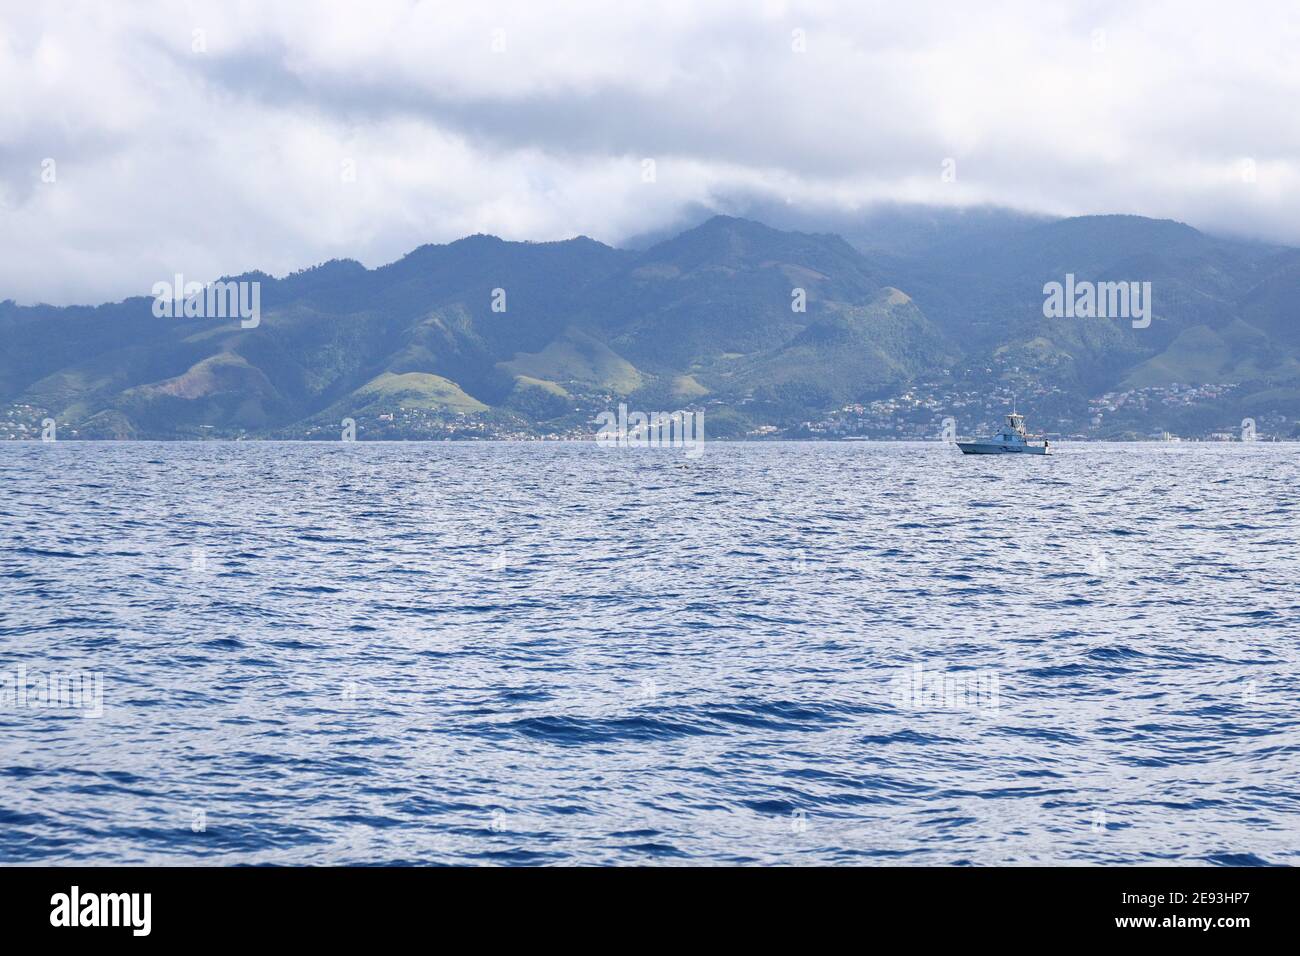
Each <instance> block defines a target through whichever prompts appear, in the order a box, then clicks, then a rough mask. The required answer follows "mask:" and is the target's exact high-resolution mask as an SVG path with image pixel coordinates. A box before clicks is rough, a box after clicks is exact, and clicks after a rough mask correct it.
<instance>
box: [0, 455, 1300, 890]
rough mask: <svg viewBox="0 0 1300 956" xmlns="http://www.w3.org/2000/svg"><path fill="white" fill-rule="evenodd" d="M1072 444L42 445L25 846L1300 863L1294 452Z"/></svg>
mask: <svg viewBox="0 0 1300 956" xmlns="http://www.w3.org/2000/svg"><path fill="white" fill-rule="evenodd" d="M1054 450H1057V451H1058V454H1056V455H1054V456H1052V457H1049V458H1046V459H1035V460H1026V459H1022V458H1018V457H1015V458H971V457H966V458H963V457H961V456H959V455H956V454H954V453H952V452H953V449H951V447H950V446H942V445H939V444H938V443H935V444H925V445H922V444H869V443H845V444H813V443H807V444H800V443H788V444H787V443H771V444H727V443H722V442H714V443H711V444H710V445H709V446H708V448H707V450H706V453H705V454H704V456H703V457H702V458H700V459H698V460H688V459H685V458H684V457H681V456H679V455H673V454H672V453H671V452H669V451H666V450H653V449H632V450H613V449H601V448H597V447H595V446H594V445H579V444H542V443H520V444H510V443H500V444H496V443H482V444H471V443H428V444H423V443H394V444H380V443H349V444H343V443H338V444H271V443H267V444H259V443H227V444H222V443H209V444H154V443H138V444H130V443H121V444H111V443H105V444H95V443H77V442H62V443H54V444H39V443H32V444H28V443H4V444H2V445H0V483H2V486H3V488H4V495H3V497H2V498H0V532H3V537H2V539H0V540H2V548H3V550H2V551H0V588H2V589H3V595H4V600H3V602H2V603H0V672H2V673H4V674H8V675H10V677H9V678H7V679H5V680H6V683H5V684H4V685H3V686H0V777H3V789H4V795H5V796H4V800H3V801H0V860H2V861H4V862H10V863H14V862H17V863H34V862H54V863H60V862H85V863H101V862H116V863H179V862H213V863H397V864H410V863H523V864H547V863H655V862H663V863H674V864H681V863H712V864H717V863H738V862H753V863H789V864H801V863H804V864H806V863H873V862H878V863H905V864H996V863H1093V864H1113V863H1145V862H1153V863H1154V862H1178V863H1196V864H1223V865H1242V864H1260V865H1262V864H1295V863H1297V862H1300V860H1298V859H1297V857H1298V856H1300V853H1298V851H1297V845H1298V843H1300V841H1298V840H1297V821H1298V820H1300V817H1298V816H1297V813H1298V811H1300V774H1298V773H1297V767H1298V766H1300V728H1298V726H1297V706H1296V701H1297V699H1300V694H1298V692H1300V686H1298V684H1300V681H1298V678H1300V667H1297V664H1296V625H1297V623H1298V622H1300V598H1298V597H1297V595H1298V594H1300V591H1298V590H1297V514H1298V513H1297V508H1298V507H1300V491H1298V490H1297V489H1298V488H1300V468H1297V454H1300V452H1298V451H1297V446H1291V445H1271V444H1262V443H1259V444H1256V445H1240V444H1234V445H1231V446H1227V445H1225V446H1211V445H1181V446H1169V445H1158V446H1153V445H1132V446H1129V445H1124V446H1115V445H1076V446H1068V445H1067V446H1065V447H1062V448H1060V449H1059V450H1058V449H1054ZM20 666H21V667H23V668H25V669H26V671H27V672H28V674H29V676H30V675H33V674H46V673H49V672H61V673H82V674H90V673H94V674H98V675H101V677H102V715H101V716H94V717H91V716H87V715H86V714H87V713H88V709H83V711H82V712H78V709H77V708H75V707H70V706H64V707H37V706H33V705H31V704H30V702H29V703H28V705H27V706H22V705H20V703H19V701H18V698H17V696H16V695H14V694H13V693H12V690H13V687H14V684H15V683H16V677H15V676H14V675H16V674H17V672H18V668H19V667H20ZM6 689H8V690H9V691H11V693H9V695H8V696H5V690H6Z"/></svg>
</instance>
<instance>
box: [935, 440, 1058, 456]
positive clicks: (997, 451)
mask: <svg viewBox="0 0 1300 956" xmlns="http://www.w3.org/2000/svg"><path fill="white" fill-rule="evenodd" d="M957 447H958V448H960V449H961V452H962V454H963V455H1046V454H1047V448H1046V446H1044V445H1003V444H1001V443H999V442H982V441H959V442H957Z"/></svg>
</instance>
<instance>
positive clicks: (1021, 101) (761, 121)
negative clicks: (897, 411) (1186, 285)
mask: <svg viewBox="0 0 1300 956" xmlns="http://www.w3.org/2000/svg"><path fill="white" fill-rule="evenodd" d="M1297 50H1300V8H1298V7H1297V6H1296V2H1295V0H1259V2H1251V0H1242V2H1237V3H1234V4H1231V5H1228V4H1223V3H1221V2H1199V0H1182V2H1143V0H1123V2H1115V3H1110V2H1073V3H1054V2H1045V0H1035V2H1025V3H1020V2H1014V3H1010V2H1008V3H999V2H987V3H979V4H973V3H968V2H948V3H934V2H927V0H908V2H906V3H902V2H882V3H875V2H864V0H848V2H830V0H826V2H806V3H797V2H781V0H746V2H732V0H689V2H677V0H661V2H656V3H632V2H610V0H599V2H585V0H576V2H567V3H566V2H555V0H521V2H492V0H475V2H457V0H436V2H405V0H366V2H364V3H363V2H328V0H312V2H284V3H278V2H266V0H258V2H248V3H239V2H234V0H228V2H221V3H202V2H189V3H187V2H179V0H172V2H149V0H141V2H134V3H129V4H128V3H118V2H108V0H103V2H100V3H60V2H42V3H39V4H32V3H27V2H18V0H0V224H2V225H0V300H2V299H14V300H17V301H18V302H20V303H25V304H26V303H33V302H48V303H51V304H57V305H63V304H71V303H97V302H103V301H110V300H116V299H120V298H123V297H125V296H128V295H145V294H148V292H149V289H150V288H151V286H152V285H153V283H155V282H157V281H159V280H162V279H170V278H171V277H172V276H173V275H174V274H176V273H181V274H183V275H184V276H185V278H186V280H187V281H189V280H200V281H208V280H211V279H215V278H217V277H219V276H221V275H233V274H238V273H241V272H244V271H250V270H255V269H260V270H262V271H264V272H269V273H271V274H274V275H283V274H285V273H287V272H291V271H294V270H297V269H302V268H306V267H309V266H311V265H314V264H316V263H319V262H322V261H324V260H327V259H332V258H353V259H357V260H359V261H361V262H363V263H365V264H366V265H367V266H371V267H373V266H377V265H381V264H383V263H384V262H389V261H392V260H394V259H396V258H399V257H401V256H402V255H403V254H404V253H406V252H408V251H410V250H411V249H413V248H415V247H416V246H418V245H421V244H423V243H427V242H448V241H452V240H454V239H457V238H459V237H462V236H465V235H469V234H473V233H477V232H486V233H492V234H495V235H499V236H502V237H503V238H506V239H531V240H554V239H564V238H569V237H572V236H575V235H588V236H591V237H593V238H596V239H599V240H601V241H603V242H608V243H610V244H614V245H617V244H619V243H621V242H623V241H625V240H627V239H629V238H630V237H633V236H637V235H640V234H644V233H649V232H655V231H658V230H663V229H666V228H671V227H672V226H673V225H674V224H676V223H678V222H680V221H681V220H682V217H683V216H684V215H686V211H687V210H698V209H699V208H701V207H703V208H710V209H718V210H719V211H733V210H734V209H735V208H736V205H737V202H738V199H737V197H745V196H748V197H754V196H758V197H762V198H764V199H765V200H768V201H778V202H782V203H786V204H789V205H793V206H796V207H797V208H799V209H800V210H801V211H807V212H809V213H811V214H816V213H817V212H818V211H819V210H826V211H827V212H828V213H829V212H834V213H835V214H837V215H839V216H842V215H843V214H845V213H846V212H849V213H852V212H854V211H856V210H867V209H869V208H870V207H871V205H872V204H873V203H879V202H882V201H888V202H918V203H931V204H940V205H955V206H971V205H987V204H993V205H999V206H1007V207H1010V208H1014V209H1019V210H1026V211H1034V212H1044V213H1051V214H1056V215H1082V214H1088V213H1133V214H1138V215H1145V216H1152V217H1158V218H1172V219H1178V220H1181V221H1184V222H1187V223H1190V224H1191V225H1194V226H1196V227H1198V228H1200V229H1203V230H1206V231H1210V232H1216V233H1222V234H1229V235H1240V236H1246V237H1251V238H1259V239H1265V240H1269V241H1274V242H1282V243H1289V244H1295V245H1300V56H1297V55H1296V51H1297Z"/></svg>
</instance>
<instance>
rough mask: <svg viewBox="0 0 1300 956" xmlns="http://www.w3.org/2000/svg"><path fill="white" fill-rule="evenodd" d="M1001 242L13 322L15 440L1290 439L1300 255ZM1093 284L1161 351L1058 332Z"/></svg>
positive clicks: (770, 237)
mask: <svg viewBox="0 0 1300 956" xmlns="http://www.w3.org/2000/svg"><path fill="white" fill-rule="evenodd" d="M891 215H893V216H894V217H895V218H894V219H891V220H889V221H890V222H894V221H897V220H898V219H899V217H903V216H904V215H905V212H901V211H900V212H895V213H892V214H891ZM983 221H984V220H983V219H980V218H978V217H971V218H970V219H969V221H967V222H966V223H965V224H964V225H963V227H962V228H961V229H956V230H953V231H952V235H951V236H949V237H948V238H946V239H945V237H944V236H943V233H942V229H940V228H939V227H937V226H936V225H935V221H933V220H930V219H925V220H922V221H920V222H919V223H918V224H917V225H916V226H915V227H914V228H912V229H911V230H910V231H909V232H908V235H909V237H910V238H909V239H908V240H907V241H906V242H902V243H899V244H898V247H897V248H894V249H892V250H890V251H879V248H878V247H879V246H880V245H881V237H880V230H879V227H878V226H877V227H874V228H875V231H869V230H865V229H864V230H863V231H861V233H860V234H861V235H866V236H869V237H870V248H866V249H865V250H864V248H858V247H855V245H854V244H852V243H851V242H850V241H847V240H846V239H845V238H842V237H841V236H840V235H836V234H834V233H830V232H793V231H788V230H782V229H776V228H772V227H770V226H767V225H764V224H762V223H759V222H755V221H752V220H747V219H742V218H737V217H729V216H714V217H712V218H710V219H708V220H706V221H704V222H703V223H701V224H699V225H698V226H696V227H694V228H692V229H688V230H686V231H684V232H682V233H680V234H678V235H675V236H672V237H669V238H666V239H664V240H662V241H660V242H658V243H656V244H654V245H652V246H650V247H649V248H646V249H643V250H640V251H636V250H623V249H615V248H612V247H610V246H607V245H604V244H602V243H599V242H597V241H595V240H592V239H589V238H586V237H579V238H576V239H571V240H566V241H561V242H544V243H529V242H506V241H504V240H501V239H497V238H495V237H491V236H481V235H480V236H470V237H467V238H465V239H461V240H457V241H456V242H452V243H448V244H445V245H427V246H421V247H419V248H417V249H415V250H412V251H411V252H410V253H408V254H407V255H406V256H403V257H402V258H401V259H399V260H397V261H395V262H392V263H389V264H387V265H384V266H380V267H378V268H375V269H367V268H366V267H365V266H363V265H361V264H360V263H357V262H354V261H352V260H332V261H330V262H326V263H322V264H321V265H319V266H316V267H313V268H310V269H306V270H303V271H301V272H297V273H293V274H291V275H288V276H285V277H283V278H280V279H276V278H273V277H271V276H267V275H264V274H261V273H250V274H248V275H246V276H242V277H241V276H237V277H231V278H233V279H236V280H238V279H245V280H248V281H254V280H255V281H259V282H261V283H262V289H261V302H262V310H261V317H260V322H259V323H258V324H257V326H256V327H254V328H242V327H241V326H240V323H239V321H238V319H197V318H179V319H172V318H156V317H154V316H153V314H152V299H149V298H144V297H138V298H132V299H127V300H125V301H123V302H119V303H114V304H109V305H102V306H98V307H82V306H77V307H67V308H57V307H52V306H44V305H41V306H31V307H25V306H18V305H16V304H15V303H13V302H11V301H10V302H4V303H0V335H2V336H3V341H4V342H5V346H4V349H3V350H2V351H0V434H4V435H6V437H11V438H21V437H32V436H34V435H36V434H38V433H39V423H40V421H41V420H43V419H44V418H45V417H52V418H54V419H55V420H56V421H57V422H58V425H59V429H60V437H77V438H163V439H167V438H194V437H208V436H214V437H278V438H313V437H316V438H330V437H338V434H337V433H338V422H339V421H340V420H341V419H342V418H345V417H349V418H353V419H354V420H355V421H356V422H357V423H358V435H359V437H362V438H365V437H392V438H417V437H529V436H546V435H550V436H563V437H578V436H582V435H584V434H590V433H592V432H593V431H594V426H592V425H591V421H592V419H593V418H594V417H595V415H596V414H598V413H599V412H600V411H604V410H607V409H609V408H611V407H614V406H616V405H617V403H619V402H623V401H625V402H627V403H629V405H630V406H632V407H637V408H645V409H647V410H660V409H663V410H670V409H674V408H677V407H682V406H694V407H700V408H703V409H706V410H707V411H708V412H709V413H710V414H711V415H712V416H713V418H714V421H715V423H716V427H714V428H711V429H710V433H711V434H712V435H714V436H718V437H727V436H733V437H741V436H744V435H747V434H754V433H757V434H784V435H790V436H795V437H800V436H802V437H808V436H816V435H836V434H864V435H871V434H877V435H882V434H891V435H899V434H902V435H914V436H916V437H920V436H922V435H928V434H929V433H930V432H931V431H936V430H937V426H935V424H934V423H935V422H937V421H938V420H940V419H941V418H942V417H944V415H945V414H952V415H953V416H954V417H957V416H960V417H961V418H962V419H965V420H966V421H969V422H970V426H971V427H972V428H973V427H975V425H976V424H977V422H978V421H985V420H987V419H988V418H989V417H990V416H994V417H995V416H996V414H997V410H998V406H999V404H1000V403H1002V402H1004V401H1005V400H1007V399H1008V398H1009V397H1010V396H1012V395H1015V396H1020V397H1021V399H1022V401H1021V404H1022V405H1024V406H1025V410H1026V411H1028V412H1029V413H1030V414H1031V424H1032V423H1033V417H1032V416H1036V417H1037V418H1039V419H1040V421H1039V422H1038V424H1039V426H1040V427H1043V428H1045V429H1047V430H1053V431H1060V432H1066V433H1081V434H1088V435H1093V436H1096V437H1108V436H1109V437H1114V436H1115V435H1119V434H1123V435H1129V436H1130V437H1132V435H1145V434H1148V433H1150V432H1151V430H1152V429H1159V428H1167V429H1172V428H1174V427H1177V428H1182V429H1185V430H1187V431H1188V432H1189V433H1197V432H1198V431H1206V430H1212V429H1223V428H1228V427H1231V425H1232V423H1233V420H1234V416H1237V415H1239V414H1243V413H1245V414H1253V417H1256V418H1257V419H1261V420H1269V419H1270V416H1271V420H1273V421H1274V426H1273V434H1283V435H1284V437H1289V428H1290V427H1291V426H1288V425H1287V423H1288V422H1293V421H1294V420H1295V419H1296V418H1297V417H1300V403H1298V402H1297V398H1296V396H1297V395H1300V326H1298V324H1297V322H1296V321H1295V316H1294V312H1295V305H1294V303H1295V302H1296V301H1297V295H1300V250H1294V249H1280V248H1278V247H1274V246H1267V245H1262V244H1253V243H1247V242H1240V241H1235V240H1226V239H1219V238H1214V237H1210V236H1206V235H1204V234H1203V233H1200V232H1198V231H1197V230H1195V229H1193V228H1192V227H1190V226H1187V225H1184V224H1182V223H1175V222H1169V221H1160V220H1150V219H1142V218H1140V217H1135V216H1088V217H1080V218H1076V219H1061V220H1041V219H1034V218H1029V217H1023V218H1015V217H1010V216H996V217H995V216H990V217H988V222H989V223H991V225H990V227H989V228H990V230H991V231H990V232H989V233H988V234H987V235H984V234H983V233H982V232H981V223H982V222H983ZM851 234H853V233H851ZM916 237H924V240H925V241H924V243H922V242H920V240H919V239H917V238H916ZM1066 273H1071V274H1073V275H1075V276H1076V278H1077V279H1078V280H1080V281H1083V280H1092V281H1103V280H1109V281H1117V280H1131V281H1138V282H1151V283H1152V289H1153V293H1152V297H1153V321H1152V322H1151V325H1150V327H1149V328H1146V329H1137V328H1132V327H1131V325H1130V323H1129V322H1127V321H1124V320H1120V319H1048V318H1045V317H1044V316H1043V311H1042V304H1043V285H1044V284H1045V283H1047V282H1052V281H1057V282H1059V281H1062V280H1063V279H1064V276H1065V275H1066ZM1108 395H1121V396H1131V397H1126V398H1120V399H1113V398H1107V397H1106V396H1108ZM1189 396H1190V397H1189ZM1252 403H1253V404H1252ZM1112 406H1114V407H1112ZM981 416H982V418H981ZM904 426H905V427H904ZM900 429H901V430H900Z"/></svg>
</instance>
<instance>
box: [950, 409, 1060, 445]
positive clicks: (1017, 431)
mask: <svg viewBox="0 0 1300 956" xmlns="http://www.w3.org/2000/svg"><path fill="white" fill-rule="evenodd" d="M1047 446H1048V442H1047V439H1045V438H1044V439H1042V440H1041V441H1039V440H1037V439H1034V438H1031V437H1030V436H1029V435H1028V434H1027V433H1026V432H1025V416H1024V415H1020V414H1017V413H1016V412H1015V411H1012V412H1011V414H1009V415H1008V416H1007V423H1006V424H1005V425H1003V426H1002V431H1000V432H998V433H997V434H996V435H993V436H992V437H990V438H980V439H977V440H976V441H959V442H957V447H958V448H960V449H961V451H962V454H963V455H1046V454H1047Z"/></svg>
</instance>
